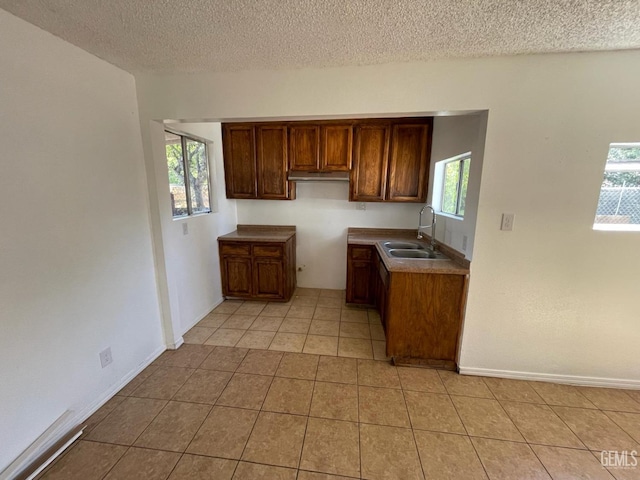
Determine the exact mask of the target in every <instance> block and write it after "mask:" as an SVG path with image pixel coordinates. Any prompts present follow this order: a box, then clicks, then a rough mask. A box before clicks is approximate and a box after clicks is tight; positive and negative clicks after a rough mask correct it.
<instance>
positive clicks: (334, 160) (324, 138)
mask: <svg viewBox="0 0 640 480" xmlns="http://www.w3.org/2000/svg"><path fill="white" fill-rule="evenodd" d="M352 157H353V126H352V125H351V124H345V125H341V124H335V125H334V124H330V125H323V126H321V127H320V170H321V171H323V172H348V171H350V170H351V161H352Z"/></svg>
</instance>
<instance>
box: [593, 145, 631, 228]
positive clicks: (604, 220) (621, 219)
mask: <svg viewBox="0 0 640 480" xmlns="http://www.w3.org/2000/svg"><path fill="white" fill-rule="evenodd" d="M593 228H594V229H596V230H640V143H612V144H611V145H609V155H608V157H607V163H606V165H605V169H604V179H603V181H602V187H601V188H600V199H599V201H598V210H597V211H596V218H595V221H594V224H593Z"/></svg>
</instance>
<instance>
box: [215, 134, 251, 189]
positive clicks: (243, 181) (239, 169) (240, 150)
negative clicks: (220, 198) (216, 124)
mask: <svg viewBox="0 0 640 480" xmlns="http://www.w3.org/2000/svg"><path fill="white" fill-rule="evenodd" d="M254 137H255V131H254V128H253V126H251V125H225V126H224V128H223V130H222V146H223V149H224V179H225V185H226V190H227V198H256V197H257V193H258V191H257V176H256V173H257V172H256V155H255V147H254V145H255V138H254Z"/></svg>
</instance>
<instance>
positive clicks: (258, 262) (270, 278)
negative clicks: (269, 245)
mask: <svg viewBox="0 0 640 480" xmlns="http://www.w3.org/2000/svg"><path fill="white" fill-rule="evenodd" d="M253 295H254V296H255V297H258V298H274V299H282V298H284V267H283V265H282V260H280V259H275V258H268V257H254V259H253Z"/></svg>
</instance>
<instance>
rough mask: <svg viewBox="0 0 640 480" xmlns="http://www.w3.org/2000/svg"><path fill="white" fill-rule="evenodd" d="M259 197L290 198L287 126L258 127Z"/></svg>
mask: <svg viewBox="0 0 640 480" xmlns="http://www.w3.org/2000/svg"><path fill="white" fill-rule="evenodd" d="M256 153H257V163H258V197H259V198H264V199H273V200H287V199H288V198H289V182H288V181H287V127H285V126H283V125H262V126H259V127H256Z"/></svg>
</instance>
